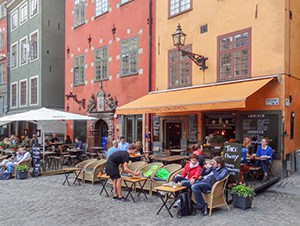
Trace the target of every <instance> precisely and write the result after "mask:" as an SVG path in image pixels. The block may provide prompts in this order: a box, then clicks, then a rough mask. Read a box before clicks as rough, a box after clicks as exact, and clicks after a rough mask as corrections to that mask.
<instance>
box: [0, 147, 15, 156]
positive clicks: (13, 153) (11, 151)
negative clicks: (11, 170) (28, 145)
mask: <svg viewBox="0 0 300 226" xmlns="http://www.w3.org/2000/svg"><path fill="white" fill-rule="evenodd" d="M1 152H2V153H4V154H8V155H11V156H12V158H15V156H16V152H17V151H13V150H11V149H5V150H1Z"/></svg>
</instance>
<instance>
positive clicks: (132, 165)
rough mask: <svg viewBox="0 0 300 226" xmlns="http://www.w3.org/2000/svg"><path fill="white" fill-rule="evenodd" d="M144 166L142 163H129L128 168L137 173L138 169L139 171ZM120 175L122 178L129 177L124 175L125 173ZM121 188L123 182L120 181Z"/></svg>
mask: <svg viewBox="0 0 300 226" xmlns="http://www.w3.org/2000/svg"><path fill="white" fill-rule="evenodd" d="M144 165H146V163H145V162H144V161H137V162H130V163H129V164H128V168H129V169H131V170H132V171H133V172H137V171H139V169H140V168H141V167H142V166H144ZM121 175H122V176H129V175H128V174H127V173H125V172H121ZM122 186H125V183H124V181H123V180H122Z"/></svg>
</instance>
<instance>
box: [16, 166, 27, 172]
mask: <svg viewBox="0 0 300 226" xmlns="http://www.w3.org/2000/svg"><path fill="white" fill-rule="evenodd" d="M16 170H18V171H22V172H24V171H28V170H29V167H28V166H26V165H19V166H17V167H16Z"/></svg>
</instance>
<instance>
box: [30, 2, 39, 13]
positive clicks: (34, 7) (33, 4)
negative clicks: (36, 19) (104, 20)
mask: <svg viewBox="0 0 300 226" xmlns="http://www.w3.org/2000/svg"><path fill="white" fill-rule="evenodd" d="M37 13H38V0H30V17H33V16H34V15H36V14H37Z"/></svg>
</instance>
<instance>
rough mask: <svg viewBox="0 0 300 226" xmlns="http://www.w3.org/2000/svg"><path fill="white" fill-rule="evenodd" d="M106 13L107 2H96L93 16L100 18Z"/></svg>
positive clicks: (97, 0)
mask: <svg viewBox="0 0 300 226" xmlns="http://www.w3.org/2000/svg"><path fill="white" fill-rule="evenodd" d="M106 12H108V0H96V2H95V16H100V15H102V14H104V13H106Z"/></svg>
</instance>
